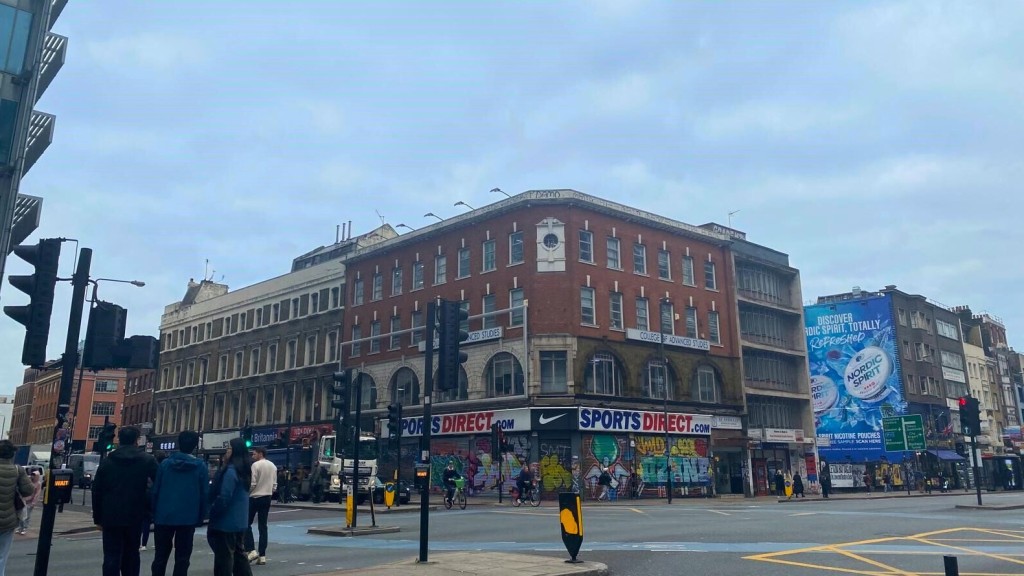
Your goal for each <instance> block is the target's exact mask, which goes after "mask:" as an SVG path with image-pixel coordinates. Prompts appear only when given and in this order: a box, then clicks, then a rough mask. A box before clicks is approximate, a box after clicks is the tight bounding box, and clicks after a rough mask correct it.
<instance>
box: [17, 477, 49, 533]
mask: <svg viewBox="0 0 1024 576" xmlns="http://www.w3.org/2000/svg"><path fill="white" fill-rule="evenodd" d="M29 480H31V481H32V494H30V495H29V496H27V497H25V499H24V500H25V507H24V508H22V509H21V513H20V514H21V515H20V516H19V517H18V518H19V520H20V521H19V522H18V534H24V533H25V531H26V530H28V524H29V521H30V520H32V509H33V508H35V507H36V503H37V502H39V496H40V494H42V492H43V482H42V479H41V477H40V476H39V471H38V470H33V471H32V475H31V476H29Z"/></svg>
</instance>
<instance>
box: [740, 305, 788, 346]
mask: <svg viewBox="0 0 1024 576" xmlns="http://www.w3.org/2000/svg"><path fill="white" fill-rule="evenodd" d="M790 334H791V332H790V331H789V330H788V329H787V327H786V321H785V320H784V319H783V317H782V316H780V315H778V314H775V313H773V312H762V311H755V310H753V309H748V308H740V335H741V336H743V338H745V339H747V340H749V341H751V342H757V343H759V344H767V345H768V346H776V347H779V348H790V345H789V336H790Z"/></svg>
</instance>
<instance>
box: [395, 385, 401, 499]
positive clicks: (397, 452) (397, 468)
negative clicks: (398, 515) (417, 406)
mask: <svg viewBox="0 0 1024 576" xmlns="http://www.w3.org/2000/svg"><path fill="white" fill-rule="evenodd" d="M397 428H398V434H397V435H396V437H395V491H396V493H395V508H398V507H399V506H401V505H402V490H401V482H402V403H401V402H399V403H398V427H397Z"/></svg>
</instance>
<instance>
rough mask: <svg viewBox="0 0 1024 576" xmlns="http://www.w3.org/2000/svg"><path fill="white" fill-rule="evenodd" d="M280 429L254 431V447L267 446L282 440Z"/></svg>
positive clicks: (258, 429)
mask: <svg viewBox="0 0 1024 576" xmlns="http://www.w3.org/2000/svg"><path fill="white" fill-rule="evenodd" d="M280 430H282V429H280V428H256V429H255V430H253V431H252V444H253V446H266V445H267V444H270V443H271V442H273V441H275V440H278V439H280V438H281V432H280Z"/></svg>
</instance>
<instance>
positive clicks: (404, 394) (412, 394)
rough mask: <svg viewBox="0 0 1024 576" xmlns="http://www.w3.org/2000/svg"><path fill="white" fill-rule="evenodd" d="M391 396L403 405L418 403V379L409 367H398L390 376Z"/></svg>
mask: <svg viewBox="0 0 1024 576" xmlns="http://www.w3.org/2000/svg"><path fill="white" fill-rule="evenodd" d="M390 388H391V398H392V399H393V400H397V401H399V402H401V403H402V405H403V406H415V405H417V404H419V403H420V380H419V378H417V377H416V373H415V372H413V371H412V369H411V368H399V369H398V371H397V372H395V375H394V376H392V377H391V386H390Z"/></svg>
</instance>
